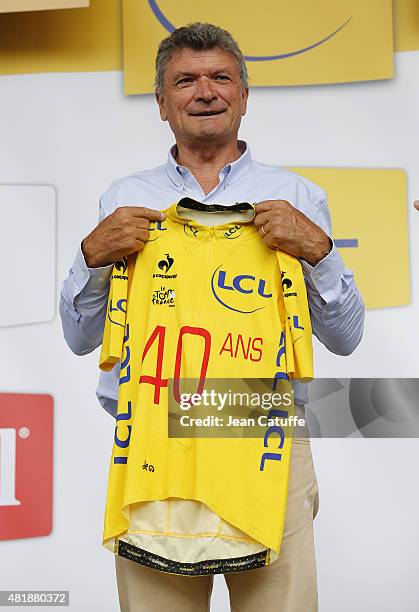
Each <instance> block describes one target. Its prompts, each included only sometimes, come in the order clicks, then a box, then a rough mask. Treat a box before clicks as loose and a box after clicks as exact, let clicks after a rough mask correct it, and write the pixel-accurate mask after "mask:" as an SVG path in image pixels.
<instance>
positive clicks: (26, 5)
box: [0, 0, 89, 13]
mask: <svg viewBox="0 0 419 612" xmlns="http://www.w3.org/2000/svg"><path fill="white" fill-rule="evenodd" d="M81 6H89V0H0V13H17V12H19V11H45V10H49V9H63V8H79V7H81Z"/></svg>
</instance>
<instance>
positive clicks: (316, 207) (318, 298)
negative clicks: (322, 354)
mask: <svg viewBox="0 0 419 612" xmlns="http://www.w3.org/2000/svg"><path fill="white" fill-rule="evenodd" d="M304 212H305V211H304ZM306 214H307V216H309V217H310V218H311V220H312V221H313V222H314V223H316V224H317V225H318V226H319V227H321V228H322V229H323V230H324V231H325V232H326V234H327V235H328V236H329V237H330V238H331V236H332V225H331V220H330V213H329V209H328V205H327V196H326V194H325V193H324V192H323V193H322V195H321V196H318V197H317V198H315V199H314V201H313V209H312V211H311V210H310V214H309V213H308V211H307V213H306ZM300 261H301V265H302V267H303V273H304V279H305V282H306V287H307V297H308V302H309V308H310V315H311V324H312V328H313V333H314V334H315V336H316V337H317V338H318V339H319V340H320V342H322V343H323V344H324V345H325V346H326V347H327V348H328V349H329V350H330V351H331V352H333V353H335V354H337V355H350V354H351V353H352V352H353V351H354V350H355V348H356V347H357V346H358V344H359V343H360V341H361V338H362V334H363V330H364V320H365V305H364V301H363V299H362V296H361V293H360V291H359V289H358V287H357V285H356V282H355V279H354V274H353V271H352V270H350V269H348V268H346V267H345V264H344V262H343V260H342V257H341V255H340V253H339V251H338V249H337V248H336V245H335V244H333V247H332V250H331V251H330V252H329V253H328V254H327V255H326V256H325V257H324V258H323V259H322V260H320V261H319V262H318V263H317V264H316V265H315V266H311V265H310V264H309V263H308V262H306V261H305V260H304V259H301V260H300Z"/></svg>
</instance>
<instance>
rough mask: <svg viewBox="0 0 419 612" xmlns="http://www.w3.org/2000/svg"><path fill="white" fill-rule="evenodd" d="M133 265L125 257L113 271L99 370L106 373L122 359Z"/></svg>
mask: <svg viewBox="0 0 419 612" xmlns="http://www.w3.org/2000/svg"><path fill="white" fill-rule="evenodd" d="M132 264H133V260H132V257H130V256H129V257H128V258H127V257H124V258H123V259H122V260H120V261H117V262H116V263H115V264H114V267H113V269H112V274H111V281H110V286H109V296H108V303H107V307H106V318H105V325H104V329H103V340H102V350H101V353H100V358H99V368H100V369H101V370H104V371H109V370H112V368H113V367H114V365H115V363H118V362H120V361H121V358H122V349H123V345H124V337H125V323H126V315H127V302H128V293H129V289H130V285H131V280H132V268H133V265H132Z"/></svg>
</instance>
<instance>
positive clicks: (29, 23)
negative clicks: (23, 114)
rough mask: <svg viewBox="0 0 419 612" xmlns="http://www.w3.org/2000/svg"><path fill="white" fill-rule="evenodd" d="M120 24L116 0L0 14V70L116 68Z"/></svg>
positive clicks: (92, 0) (119, 64) (118, 66)
mask: <svg viewBox="0 0 419 612" xmlns="http://www.w3.org/2000/svg"><path fill="white" fill-rule="evenodd" d="M0 1H1V0H0ZM39 4H40V2H39ZM51 4H52V2H51ZM57 4H58V2H57ZM63 4H64V2H63ZM67 4H69V3H68V2H67ZM22 5H23V2H22ZM121 28H122V19H121V2H120V0H90V7H88V8H79V9H78V8H73V9H71V10H66V9H62V10H58V11H36V12H30V13H25V12H22V13H4V14H0V74H27V73H32V72H90V71H92V72H93V71H98V70H121V69H122V52H121Z"/></svg>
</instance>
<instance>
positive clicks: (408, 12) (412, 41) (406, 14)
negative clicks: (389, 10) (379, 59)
mask: <svg viewBox="0 0 419 612" xmlns="http://www.w3.org/2000/svg"><path fill="white" fill-rule="evenodd" d="M394 45H395V51H413V50H415V49H419V2H418V0H394Z"/></svg>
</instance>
